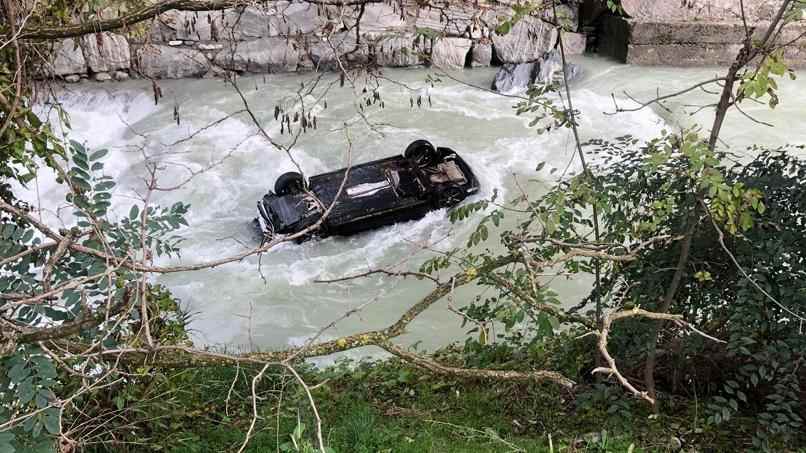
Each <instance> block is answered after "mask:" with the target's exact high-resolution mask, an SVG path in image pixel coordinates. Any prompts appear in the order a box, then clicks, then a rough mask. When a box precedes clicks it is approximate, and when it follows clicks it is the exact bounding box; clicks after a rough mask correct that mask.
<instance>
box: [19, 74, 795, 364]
mask: <svg viewBox="0 0 806 453" xmlns="http://www.w3.org/2000/svg"><path fill="white" fill-rule="evenodd" d="M580 63H581V64H582V65H583V66H584V68H585V76H584V78H583V79H582V80H580V81H578V82H576V83H575V84H574V89H573V95H574V103H575V107H576V108H577V109H578V110H580V111H582V117H581V119H580V124H581V133H582V138H583V140H586V139H590V138H596V137H602V138H614V137H617V136H621V135H625V134H631V135H634V136H636V137H639V138H645V139H646V138H650V137H653V136H656V135H657V134H658V133H659V132H660V131H661V130H662V129H664V128H671V127H675V125H677V124H686V125H690V124H695V123H697V122H699V123H702V124H705V123H706V121H707V118H708V116H707V114H706V113H699V114H697V115H695V116H693V117H692V116H690V115H688V114H687V113H686V112H685V111H684V106H685V105H686V104H691V103H696V102H700V103H707V102H712V101H711V100H710V99H707V95H705V94H703V93H695V94H692V95H691V96H688V97H686V98H684V99H681V100H678V101H675V102H676V103H675V104H670V105H669V106H670V108H671V109H672V113H669V112H666V111H665V110H662V109H655V110H651V109H646V110H644V111H640V112H631V113H622V114H619V115H615V116H613V115H608V114H607V112H612V111H613V109H614V106H613V100H612V98H611V93H616V95H617V97H619V99H620V101H619V102H621V103H624V105H627V101H624V100H623V96H621V95H620V93H621V92H622V91H623V90H627V91H630V93H631V94H632V95H634V96H636V97H638V98H648V97H650V96H652V95H654V94H655V92H656V89H657V88H659V87H660V88H661V90H662V91H663V92H668V91H673V90H676V89H680V88H683V87H685V86H687V84H690V83H692V82H695V81H698V80H702V79H703V78H707V77H710V76H712V75H713V74H714V73H716V72H717V70H716V69H710V70H709V69H700V70H679V69H664V68H655V69H645V68H634V67H630V66H624V65H616V64H613V63H611V62H608V61H605V60H601V59H594V58H585V59H581V60H580ZM385 73H386V76H387V77H389V78H392V79H395V80H397V81H400V82H403V83H405V84H406V85H407V86H409V87H412V88H414V90H415V94H414V96H415V97H416V95H417V94H416V93H417V92H418V91H419V92H424V91H425V90H424V87H425V86H426V83H425V80H426V76H427V74H428V72H427V71H426V70H387V71H385ZM456 76H457V77H460V78H461V79H463V80H465V81H467V82H468V83H470V84H475V85H479V86H484V87H487V86H489V84H490V82H491V81H492V78H493V76H494V69H474V70H472V71H463V72H459V73H457V74H456ZM311 77H312V76H311V75H272V76H266V77H265V78H264V77H263V76H257V77H251V78H243V79H241V81H240V85H241V87H242V89H243V92H244V95H245V96H246V98H247V100H248V102H249V104H250V106H251V107H252V109H253V110H254V111H255V113H256V115H257V116H258V118H259V120H260V121H261V122H262V123H263V124H264V125H265V128H266V130H267V132H268V133H269V134H271V135H272V136H273V137H275V138H276V139H277V140H279V141H281V142H283V143H287V142H288V141H289V140H290V138H289V136H288V135H280V127H279V124H278V123H277V122H276V121H274V119H273V112H274V106H275V105H276V104H278V103H283V104H284V105H293V104H294V103H295V102H297V101H296V100H295V98H294V96H293V94H294V93H295V92H296V90H297V89H298V88H299V84H300V81H302V80H309V79H310V78H311ZM330 80H331V79H330V78H326V81H328V82H329V81H330ZM783 85H784V90H785V95H784V96H782V98H783V99H784V102H783V104H782V105H781V106H780V107H778V109H777V110H776V111H775V112H772V113H770V112H769V111H767V110H763V109H761V108H758V107H755V106H752V108H751V106H748V109H749V110H751V111H752V112H753V113H758V114H761V115H763V117H764V118H765V119H767V120H771V121H773V122H777V124H780V125H781V126H780V128H779V129H766V128H764V127H763V126H758V125H755V124H754V123H752V122H750V121H749V120H746V119H744V118H741V117H739V116H738V115H736V114H734V115H733V116H731V117H730V119H729V121H728V123H727V126H726V131H725V134H724V138H725V140H726V142H727V143H729V144H732V145H735V146H743V145H746V144H749V143H750V140H757V141H766V142H767V143H773V144H782V143H785V142H787V141H792V142H801V143H806V129H804V128H802V127H798V128H794V127H789V125H794V124H796V123H794V122H795V121H796V120H797V122H798V123H797V124H803V120H804V119H806V112H804V109H803V105H804V103H803V101H804V100H806V99H804V97H806V90H803V89H797V88H798V87H801V88H802V87H803V84H802V83H801V82H795V83H792V82H785V83H784V84H783ZM161 87H162V90H163V92H164V94H165V96H164V98H163V99H162V100H161V101H160V103H159V104H158V105H155V104H154V101H153V97H152V93H151V87H150V84H149V83H146V82H142V81H132V82H127V83H121V84H108V85H100V84H85V85H80V86H77V87H76V86H74V87H72V91H71V92H68V93H65V94H64V95H63V96H62V98H61V101H62V102H63V104H64V106H65V107H66V109H67V110H68V111H69V112H70V114H71V119H72V127H73V132H72V134H71V137H72V138H73V139H76V140H79V141H84V142H86V143H87V144H88V145H89V146H90V147H92V148H99V147H107V148H109V149H110V150H111V153H110V157H108V158H107V159H106V165H107V166H106V172H107V174H109V175H111V176H115V177H117V178H118V180H119V184H120V186H119V187H118V188H117V189H116V192H115V198H114V201H115V202H116V203H117V207H116V210H115V211H114V212H117V213H119V214H120V215H125V213H128V210H129V207H130V206H131V204H132V203H133V200H134V199H135V196H136V194H137V193H142V192H143V190H144V184H143V177H144V175H145V170H144V158H145V156H150V158H152V159H154V160H155V161H158V162H159V163H160V166H161V167H162V168H163V170H162V172H161V176H160V182H161V184H162V185H164V186H171V185H175V184H178V183H180V182H182V181H184V180H185V179H186V178H187V177H188V176H189V175H190V173H191V172H197V171H199V170H201V169H204V168H207V167H210V166H213V167H212V168H210V169H209V170H207V171H205V172H203V173H202V174H199V175H198V176H196V177H195V178H194V179H192V180H191V181H190V182H189V183H187V184H185V185H183V186H182V187H181V188H180V189H178V190H176V191H173V192H169V193H160V194H157V195H156V196H155V201H156V202H158V203H162V204H170V203H173V202H175V201H178V200H183V201H186V202H189V203H190V204H191V211H190V213H189V215H188V220H189V222H190V225H191V226H190V228H189V229H186V230H185V231H184V232H183V234H184V235H185V237H186V242H185V245H184V248H183V254H182V257H181V259H177V260H174V261H172V262H176V263H180V262H181V263H196V262H201V261H206V260H212V259H218V258H221V257H224V256H227V255H231V254H234V253H237V252H239V251H242V250H243V249H244V248H245V247H253V246H254V245H255V241H256V239H255V236H254V232H253V230H252V227H251V224H250V222H251V220H252V219H253V218H254V216H255V215H256V209H255V202H256V201H257V200H258V199H259V198H260V197H261V196H262V195H263V194H264V193H265V192H266V191H267V190H268V189H270V188H271V187H272V186H273V184H274V180H275V179H276V178H277V176H279V175H280V174H282V173H284V172H286V171H290V170H293V169H294V164H293V163H292V162H291V160H290V159H289V158H288V157H287V156H286V155H284V154H282V153H280V152H278V151H276V150H275V149H273V148H272V147H271V146H270V145H269V144H268V143H266V142H265V141H264V140H263V139H262V138H261V137H259V136H258V135H256V130H255V128H254V127H253V125H252V124H251V122H250V121H248V119H247V118H246V117H245V116H235V117H232V118H229V119H226V120H224V121H222V122H221V123H220V124H218V125H217V126H216V127H212V128H209V129H207V130H205V131H203V132H200V133H198V134H197V135H195V136H194V137H193V138H192V139H189V140H183V139H185V138H187V137H188V136H189V135H191V134H193V133H194V132H196V131H198V130H199V129H200V128H203V127H205V126H207V125H209V124H210V123H212V122H214V121H218V120H221V119H223V118H225V117H226V116H227V115H229V114H231V113H232V112H235V111H237V110H239V109H241V108H243V106H242V104H241V100H240V98H239V97H238V95H237V94H236V93H235V92H234V91H233V89H232V88H231V87H229V86H228V85H226V84H225V83H223V82H222V81H220V80H182V81H164V82H162V83H161ZM428 92H429V93H430V95H431V99H432V103H433V105H432V106H431V107H427V103H426V104H425V105H424V106H423V108H417V107H415V108H413V109H412V108H410V104H409V99H410V96H411V95H412V94H411V92H409V91H408V90H407V89H406V88H403V87H402V86H400V85H397V84H392V83H384V84H383V86H382V88H381V93H382V95H383V99H384V103H385V108H384V109H379V108H377V107H373V108H370V109H368V110H367V112H366V118H367V119H368V120H369V121H370V122H372V123H373V124H374V127H373V128H370V127H368V126H367V125H366V124H365V123H364V120H363V119H362V118H361V117H360V116H359V115H357V114H356V111H355V104H354V101H355V98H354V95H353V92H352V91H351V90H350V89H349V88H348V87H345V88H339V87H338V86H335V87H333V88H331V90H330V92H329V93H328V94H327V96H326V99H327V104H328V105H327V109H325V108H324V103H323V102H320V103H319V104H318V105H316V106H315V110H314V111H316V112H317V114H318V126H319V127H318V130H316V131H313V132H310V133H308V134H305V135H303V136H301V137H300V139H299V141H298V143H297V145H296V146H295V147H294V151H293V156H294V158H295V160H296V161H297V162H298V163H299V164H300V166H301V167H302V169H303V170H304V171H305V173H306V174H308V175H312V174H316V173H319V172H324V171H328V170H332V169H336V168H341V167H343V166H345V165H346V163H347V155H346V149H347V145H346V140H345V132H344V125H345V124H347V125H349V134H350V138H351V140H352V142H353V151H352V156H351V157H352V162H354V163H359V162H365V161H368V160H373V159H377V158H381V157H385V156H389V155H392V154H395V153H400V152H401V151H402V150H403V149H404V148H405V146H406V145H407V144H408V143H409V142H411V141H413V140H415V139H419V138H427V139H428V140H430V141H432V142H433V143H434V144H436V145H439V146H449V147H451V148H453V149H455V150H457V151H458V152H459V153H461V154H462V156H463V157H464V158H465V159H466V160H467V161H468V162H469V163H470V165H471V166H472V167H473V169H474V170H475V172H476V174H477V175H478V177H479V180H480V181H481V184H482V190H481V193H480V194H479V195H477V196H476V199H478V198H483V197H489V196H490V195H492V193H493V191H494V190H497V191H498V193H499V194H500V195H501V196H502V197H503V199H507V198H512V197H513V196H514V195H516V194H517V193H518V192H517V191H516V189H515V184H514V182H513V178H515V177H517V178H518V181H519V182H520V183H521V184H522V185H523V187H525V188H526V190H527V191H528V192H529V193H530V195H532V196H538V195H539V194H541V193H543V192H544V191H545V188H546V184H548V183H550V182H551V181H552V178H554V177H555V176H554V175H556V174H562V173H563V172H566V171H570V172H576V171H578V170H579V164H578V162H577V161H576V160H575V159H574V142H573V138H572V136H571V134H570V131H568V130H562V131H553V132H551V133H547V134H543V135H538V134H537V133H536V131H535V129H530V128H529V127H528V123H529V121H530V120H531V118H530V117H528V116H524V117H519V116H516V115H515V110H514V109H513V104H514V103H515V102H516V100H514V99H512V98H508V97H502V96H498V95H495V94H491V93H488V92H485V91H482V90H477V89H474V88H471V87H468V86H466V85H464V84H459V83H456V82H453V81H450V80H447V79H444V78H443V83H441V84H438V85H437V86H436V87H433V88H430V89H429V90H428ZM320 94H321V91H320V90H317V91H316V92H315V93H314V95H313V96H307V97H306V104H308V105H306V108H311V107H312V106H313V105H312V103H313V102H314V98H315V97H318V96H319V95H320ZM175 106H176V107H177V108H178V111H179V114H180V119H181V122H180V124H179V125H177V124H176V122H175V121H174V119H173V112H174V108H175ZM295 126H296V125H295ZM177 141H180V143H177V144H174V143H175V142H177ZM172 144H173V145H172ZM170 145H172V146H170ZM226 156H228V157H227V158H226V159H223V158H224V157H226ZM541 161H545V162H546V163H547V164H546V166H545V167H544V168H543V169H542V170H541V171H540V173H536V172H535V171H534V170H535V167H536V166H537V164H538V163H539V162H541ZM216 163H218V164H217V165H213V164H216ZM552 168H556V169H557V172H556V173H554V175H552V174H551V173H550V170H551V169H552ZM38 189H39V200H40V202H41V203H42V206H43V207H46V208H48V209H49V210H50V211H55V208H56V207H58V206H59V205H60V204H62V203H61V200H63V195H64V194H63V193H62V192H61V188H59V187H58V186H56V185H55V183H54V182H53V178H52V177H51V176H50V175H48V174H46V172H44V171H43V174H42V175H41V176H40V177H39V179H38ZM28 198H30V199H31V200H32V201H36V200H37V198H36V197H35V191H34V190H32V191H31V192H30V193H29V194H28ZM114 212H113V214H111V215H112V216H115V215H117V214H115V213H114ZM480 215H481V214H479V216H477V217H476V220H477V219H478V218H479V217H480ZM48 221H50V222H57V221H58V220H57V219H56V218H55V215H51V216H50V218H48ZM510 222H511V220H510ZM474 228H475V222H474V221H473V220H471V221H468V222H464V223H459V224H451V223H450V222H449V221H448V219H447V216H446V213H445V211H444V210H440V211H435V212H432V213H430V214H429V215H428V216H426V217H425V218H424V219H422V220H419V221H414V222H408V223H402V224H398V225H394V226H391V227H388V228H383V229H380V230H377V231H374V232H369V233H365V234H361V235H358V236H354V237H350V238H328V239H325V240H318V241H309V242H306V243H304V244H301V245H296V244H284V245H282V246H280V247H278V248H277V249H276V250H273V251H271V252H270V253H268V254H265V255H264V256H263V257H262V258H260V259H259V258H258V257H251V258H248V259H245V260H243V261H242V262H238V263H232V264H229V265H225V266H221V267H219V268H216V269H212V270H204V271H199V272H194V273H185V274H172V275H167V276H162V277H159V278H158V279H157V281H158V282H160V283H163V284H165V285H167V286H168V287H169V288H170V289H171V290H172V291H173V292H174V294H176V295H177V296H178V297H180V298H181V299H182V300H183V301H184V303H185V304H186V305H187V306H188V307H189V309H190V310H191V311H192V312H193V313H194V317H193V323H192V325H191V327H192V328H193V329H194V336H195V339H196V340H197V341H198V342H200V343H205V344H213V345H230V346H243V347H258V348H281V347H285V346H287V345H293V344H300V343H301V342H304V341H305V339H307V338H309V337H310V336H311V335H313V334H315V333H316V332H317V331H319V329H320V328H321V327H322V326H324V325H327V324H328V323H330V322H331V321H333V320H334V319H337V318H339V317H340V316H341V315H342V314H344V313H345V312H346V311H348V310H350V309H351V308H353V307H356V306H359V305H362V304H365V303H368V302H369V304H368V305H367V307H366V308H365V309H364V310H363V311H361V313H359V314H357V315H354V316H351V317H349V318H347V319H345V320H343V321H341V322H340V323H339V324H338V325H337V326H336V327H335V328H334V329H332V330H330V331H328V332H327V334H326V336H325V337H323V338H333V337H336V336H339V335H343V334H349V333H354V332H357V331H361V330H367V329H376V328H380V327H383V326H385V325H387V324H388V323H389V322H392V321H394V320H395V319H397V317H398V316H399V315H400V314H401V313H402V312H403V311H404V310H405V309H406V308H407V307H408V306H409V305H411V304H412V303H414V302H415V301H416V300H417V299H418V298H420V297H422V296H424V295H425V294H427V292H428V291H429V290H430V288H431V285H430V283H428V282H424V281H417V280H412V279H406V280H400V279H391V278H384V277H371V278H365V279H361V280H355V281H351V282H342V283H337V284H318V283H314V280H315V279H318V278H319V279H328V278H337V277H341V276H344V275H349V274H354V273H360V272H363V271H366V270H367V269H369V268H379V267H384V266H393V265H395V266H397V267H396V269H401V270H414V269H416V268H417V267H419V265H420V264H421V263H422V262H423V261H425V260H426V259H428V258H430V257H432V256H434V253H436V251H438V250H448V249H450V248H451V247H453V246H457V245H460V244H463V243H464V242H465V241H466V239H467V236H468V235H469V234H470V232H471V231H472V230H473V229H474ZM485 245H486V246H487V247H493V248H494V247H495V244H494V243H493V242H489V243H488V244H485ZM259 267H260V270H259ZM552 285H553V286H554V287H555V289H556V290H557V291H558V292H560V294H561V295H562V296H563V297H564V298H565V300H567V301H568V304H569V305H571V304H575V303H577V302H578V300H579V297H581V296H583V295H584V294H585V291H586V289H587V285H588V283H587V282H585V281H572V282H570V281H557V282H554V283H552ZM474 294H475V288H472V287H471V288H463V289H462V290H461V291H457V293H456V294H455V296H454V299H453V302H452V303H453V304H455V305H457V306H459V305H462V304H463V303H466V302H467V301H468V300H469V298H470V297H471V296H472V295H474ZM448 302H449V301H447V300H446V301H443V302H441V303H440V304H437V306H435V307H433V308H432V309H430V310H429V311H428V312H426V313H425V315H424V316H423V317H422V318H421V319H418V320H417V321H415V322H414V323H413V324H412V326H411V328H410V330H409V333H408V334H407V335H406V336H405V339H404V340H405V341H408V342H410V343H412V342H414V341H417V340H423V346H424V347H427V348H433V347H435V346H438V345H441V344H445V343H446V342H449V341H453V340H457V339H461V338H462V329H461V328H460V322H461V320H460V319H458V318H457V317H456V315H454V314H452V313H450V312H449V311H448V310H447V309H446V305H447V304H448Z"/></svg>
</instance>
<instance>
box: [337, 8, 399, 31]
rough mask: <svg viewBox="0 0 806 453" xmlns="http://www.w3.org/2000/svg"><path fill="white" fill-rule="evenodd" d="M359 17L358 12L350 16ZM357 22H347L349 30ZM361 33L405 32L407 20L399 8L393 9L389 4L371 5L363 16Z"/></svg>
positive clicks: (365, 9) (360, 24)
mask: <svg viewBox="0 0 806 453" xmlns="http://www.w3.org/2000/svg"><path fill="white" fill-rule="evenodd" d="M354 17H358V16H357V11H356V12H354V13H353V14H350V18H354ZM354 23H355V20H351V19H347V20H345V25H347V27H348V28H350V27H352V25H353V24H354ZM359 26H360V27H361V33H362V34H363V33H389V32H393V31H403V30H404V29H405V28H406V26H407V24H406V19H405V17H404V15H403V14H401V12H400V10H399V9H398V8H397V7H392V6H391V4H387V3H369V4H367V5H365V7H364V14H363V15H362V16H361V22H360V23H359Z"/></svg>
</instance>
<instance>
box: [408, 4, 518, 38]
mask: <svg viewBox="0 0 806 453" xmlns="http://www.w3.org/2000/svg"><path fill="white" fill-rule="evenodd" d="M405 9H406V18H407V21H408V23H409V24H410V25H412V26H414V27H415V28H425V29H429V30H434V31H437V32H440V33H442V34H445V35H450V36H462V37H465V38H473V39H479V38H483V37H489V36H490V34H491V32H492V30H494V29H495V27H497V26H498V24H499V22H500V21H499V17H508V16H511V15H512V10H511V9H510V8H509V7H506V6H500V4H496V5H495V6H490V5H489V4H488V6H487V7H485V8H479V7H478V5H473V4H472V3H471V2H453V3H450V7H447V8H433V7H431V6H430V5H426V6H424V5H423V4H422V3H419V2H417V1H416V0H408V1H407V2H406V8H405Z"/></svg>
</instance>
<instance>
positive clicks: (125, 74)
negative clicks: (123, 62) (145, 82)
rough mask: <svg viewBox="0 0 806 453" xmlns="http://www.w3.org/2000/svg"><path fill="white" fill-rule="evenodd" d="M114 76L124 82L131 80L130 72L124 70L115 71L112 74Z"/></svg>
mask: <svg viewBox="0 0 806 453" xmlns="http://www.w3.org/2000/svg"><path fill="white" fill-rule="evenodd" d="M112 78H114V79H115V80H117V81H119V82H122V81H124V80H129V73H128V72H124V71H115V72H114V73H113V74H112Z"/></svg>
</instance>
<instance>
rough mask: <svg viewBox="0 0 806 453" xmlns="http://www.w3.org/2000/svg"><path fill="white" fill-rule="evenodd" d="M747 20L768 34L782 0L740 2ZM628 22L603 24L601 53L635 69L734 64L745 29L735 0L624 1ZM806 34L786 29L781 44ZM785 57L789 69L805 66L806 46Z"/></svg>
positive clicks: (803, 25) (804, 26)
mask: <svg viewBox="0 0 806 453" xmlns="http://www.w3.org/2000/svg"><path fill="white" fill-rule="evenodd" d="M744 5H745V19H746V20H747V21H748V23H749V25H750V27H751V29H752V31H753V33H754V34H755V35H759V36H760V35H761V34H762V33H764V32H765V31H766V30H767V24H768V23H769V22H768V21H769V20H771V19H772V17H773V16H774V14H775V13H776V11H777V8H778V7H779V6H780V0H744ZM622 6H623V8H624V11H625V13H627V14H628V15H629V17H628V18H624V17H615V16H612V15H607V16H606V17H604V18H603V19H602V20H601V23H600V35H599V39H598V49H599V52H600V53H602V54H605V55H609V56H612V57H614V58H616V59H618V60H620V61H624V62H626V63H632V64H637V65H664V66H724V65H728V64H730V63H732V62H733V61H734V60H735V58H736V55H737V54H738V51H739V49H740V48H741V43H742V41H743V40H744V36H745V30H744V25H743V20H742V16H741V9H740V7H739V2H738V0H687V1H685V2H680V1H656V0H622ZM804 33H806V22H804V21H800V22H797V23H793V24H790V25H788V26H787V27H786V29H785V32H784V33H783V35H784V36H781V38H780V39H781V42H788V41H790V40H794V38H796V37H798V36H799V35H802V34H804ZM784 55H785V57H786V59H787V60H788V62H789V63H790V64H791V65H793V66H799V67H803V66H806V42H804V40H800V42H797V43H794V44H793V45H791V46H788V47H787V48H786V49H785V52H784Z"/></svg>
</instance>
